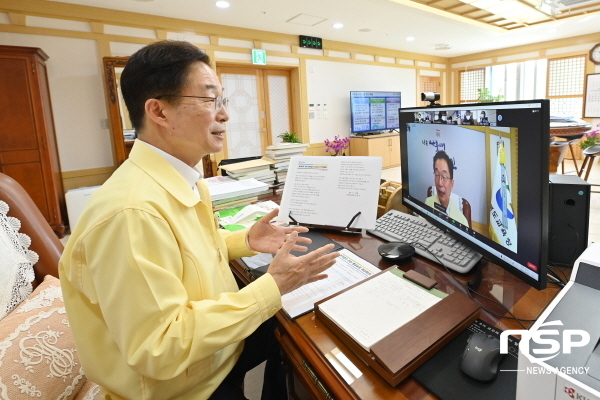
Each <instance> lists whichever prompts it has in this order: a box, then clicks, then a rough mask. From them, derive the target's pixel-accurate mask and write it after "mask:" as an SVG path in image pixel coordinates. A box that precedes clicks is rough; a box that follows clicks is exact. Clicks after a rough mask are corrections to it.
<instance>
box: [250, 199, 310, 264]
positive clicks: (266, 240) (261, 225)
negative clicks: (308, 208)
mask: <svg viewBox="0 0 600 400" xmlns="http://www.w3.org/2000/svg"><path fill="white" fill-rule="evenodd" d="M278 213H279V208H276V209H274V210H273V211H271V212H270V213H268V214H267V215H265V216H264V217H262V218H261V219H259V220H258V221H256V222H255V223H254V225H252V227H251V228H250V231H248V244H249V245H250V248H251V249H252V250H254V251H258V252H260V253H271V254H275V253H276V252H277V251H278V250H279V249H280V248H281V246H283V244H284V243H285V240H286V238H287V236H286V235H288V234H290V233H292V232H293V231H297V232H308V228H305V227H303V226H289V227H283V226H277V225H273V224H271V223H270V221H271V220H272V219H273V218H275V217H276V216H277V214H278ZM311 242H312V241H311V240H310V239H309V238H305V237H298V239H297V241H296V243H311ZM291 250H292V251H306V250H307V248H306V246H301V245H298V244H296V245H295V246H294V247H293V248H292V249H291Z"/></svg>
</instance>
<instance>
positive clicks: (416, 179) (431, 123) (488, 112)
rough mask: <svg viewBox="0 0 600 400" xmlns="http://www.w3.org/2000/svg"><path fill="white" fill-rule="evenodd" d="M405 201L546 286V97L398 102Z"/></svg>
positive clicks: (529, 279) (476, 247)
mask: <svg viewBox="0 0 600 400" xmlns="http://www.w3.org/2000/svg"><path fill="white" fill-rule="evenodd" d="M399 114H400V143H401V163H402V164H401V165H402V189H403V190H402V202H403V204H404V205H405V206H407V207H409V208H411V209H412V210H414V211H415V212H416V213H417V214H419V215H421V216H423V217H425V218H426V219H427V220H429V221H430V222H431V223H432V224H434V225H436V226H437V227H439V228H441V229H443V230H445V231H446V232H448V233H450V234H452V235H453V236H455V237H456V238H458V239H459V240H461V241H462V242H464V243H466V244H468V245H469V246H470V247H471V248H473V249H474V250H476V251H478V252H480V253H481V254H482V255H483V256H484V257H486V258H488V259H489V260H491V261H493V262H494V263H496V264H498V265H500V266H502V267H503V268H505V269H506V270H508V271H510V272H511V273H513V274H514V275H516V276H518V277H519V278H521V279H523V280H524V281H525V282H527V283H529V284H530V285H532V286H534V287H536V288H537V289H542V288H544V287H545V286H546V268H547V265H546V263H547V257H548V254H547V253H548V197H549V192H548V165H549V164H548V153H549V136H550V102H549V100H529V101H510V102H509V101H507V102H498V103H478V104H460V105H451V106H440V107H434V108H429V107H412V108H401V109H400V111H399Z"/></svg>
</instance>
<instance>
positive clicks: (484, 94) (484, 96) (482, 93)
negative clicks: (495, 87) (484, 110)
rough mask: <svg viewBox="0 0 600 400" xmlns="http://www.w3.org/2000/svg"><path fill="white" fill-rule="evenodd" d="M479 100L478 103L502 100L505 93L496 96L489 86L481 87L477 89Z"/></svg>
mask: <svg viewBox="0 0 600 400" xmlns="http://www.w3.org/2000/svg"><path fill="white" fill-rule="evenodd" d="M477 95H478V97H477V102H478V103H492V102H497V101H502V100H504V95H502V94H499V95H498V96H494V95H492V94H491V93H490V89H488V88H485V87H484V88H481V89H477Z"/></svg>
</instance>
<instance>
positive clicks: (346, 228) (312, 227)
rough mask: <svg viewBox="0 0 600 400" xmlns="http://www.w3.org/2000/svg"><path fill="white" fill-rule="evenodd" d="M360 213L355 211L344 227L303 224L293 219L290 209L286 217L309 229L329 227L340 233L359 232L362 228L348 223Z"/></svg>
mask: <svg viewBox="0 0 600 400" xmlns="http://www.w3.org/2000/svg"><path fill="white" fill-rule="evenodd" d="M360 214H361V212H360V211H359V212H357V213H356V214H354V216H353V217H352V219H351V220H350V222H348V225H346V226H345V227H341V226H332V225H315V224H305V223H302V222H298V221H296V220H295V219H294V217H292V212H291V211H290V213H289V214H288V218H289V219H291V220H292V222H293V223H294V224H295V225H298V226H304V227H307V228H311V229H331V230H336V231H339V232H341V233H361V232H362V229H360V228H350V225H352V223H353V222H354V220H355V219H356V218H357V217H358V216H359V215H360Z"/></svg>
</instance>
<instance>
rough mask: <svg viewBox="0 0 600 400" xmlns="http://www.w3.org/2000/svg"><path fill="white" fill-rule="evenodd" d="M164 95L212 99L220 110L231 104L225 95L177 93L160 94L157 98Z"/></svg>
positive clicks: (216, 108)
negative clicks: (182, 94)
mask: <svg viewBox="0 0 600 400" xmlns="http://www.w3.org/2000/svg"><path fill="white" fill-rule="evenodd" d="M163 97H191V98H194V99H210V100H212V101H213V102H214V103H215V111H220V110H221V109H222V108H223V107H227V105H228V104H229V99H228V98H227V97H223V96H217V97H206V96H180V95H177V94H161V95H160V96H156V97H155V99H156V100H160V99H161V98H163Z"/></svg>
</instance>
